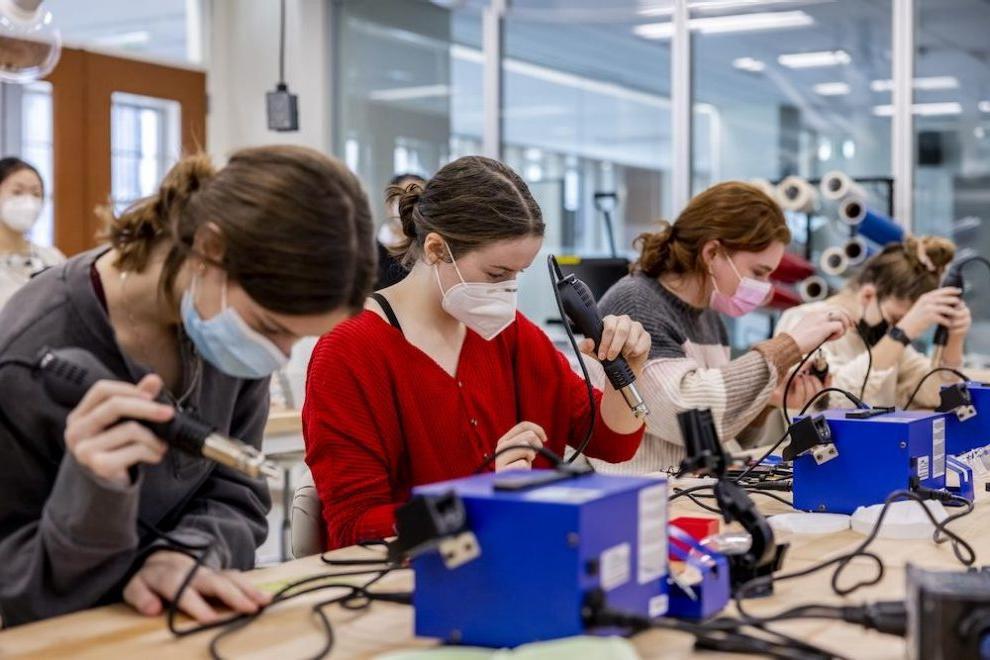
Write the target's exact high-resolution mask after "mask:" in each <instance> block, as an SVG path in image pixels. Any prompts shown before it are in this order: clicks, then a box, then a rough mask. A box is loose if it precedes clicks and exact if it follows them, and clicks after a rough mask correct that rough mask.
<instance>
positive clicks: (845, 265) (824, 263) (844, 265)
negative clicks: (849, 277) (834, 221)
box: [818, 247, 849, 275]
mask: <svg viewBox="0 0 990 660" xmlns="http://www.w3.org/2000/svg"><path fill="white" fill-rule="evenodd" d="M818 263H819V266H820V267H821V269H822V272H823V273H825V274H826V275H842V274H844V273H845V272H846V271H847V270H849V259H847V258H846V253H845V250H843V249H842V248H841V247H830V248H828V249H826V250H825V251H824V252H822V257H821V259H820V260H819V262H818Z"/></svg>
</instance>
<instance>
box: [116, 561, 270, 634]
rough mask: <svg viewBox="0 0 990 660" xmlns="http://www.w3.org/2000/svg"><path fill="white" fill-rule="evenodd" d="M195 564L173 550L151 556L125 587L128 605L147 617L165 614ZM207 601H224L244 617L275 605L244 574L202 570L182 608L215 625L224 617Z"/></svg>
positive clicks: (199, 619)
mask: <svg viewBox="0 0 990 660" xmlns="http://www.w3.org/2000/svg"><path fill="white" fill-rule="evenodd" d="M194 563H195V562H194V561H193V559H192V558H191V557H188V556H186V555H184V554H181V553H178V552H172V551H171V550H160V551H158V552H156V553H154V554H152V555H149V556H148V558H147V559H146V560H145V561H144V565H143V566H142V567H141V570H139V571H138V572H137V573H135V574H134V577H132V578H131V579H130V582H128V583H127V586H126V587H124V601H125V602H127V603H128V604H129V605H130V606H131V607H133V608H134V609H136V610H137V611H138V612H140V613H141V614H144V615H146V616H157V615H159V614H161V613H162V610H163V608H164V603H166V602H169V601H171V600H172V599H173V598H175V596H176V594H177V592H178V591H179V586H180V585H181V584H182V581H183V580H184V579H185V577H186V575H188V574H189V571H190V570H191V569H192V567H193V564H194ZM207 599H212V600H217V601H220V602H221V603H223V604H224V605H226V606H227V607H229V608H230V609H232V610H234V611H235V612H240V613H242V614H253V613H255V612H257V611H258V608H260V607H264V606H265V605H267V604H268V603H269V602H271V596H269V595H268V594H266V593H264V592H262V591H260V590H259V589H258V588H257V587H255V586H254V585H253V584H251V583H250V582H249V581H248V579H247V578H246V577H245V576H244V574H243V573H241V572H240V571H214V570H212V569H210V568H206V567H205V566H201V567H200V568H199V569H198V570H197V571H196V576H195V577H194V578H193V580H192V582H190V583H189V586H188V587H186V590H185V591H184V592H183V594H182V598H180V599H179V602H178V607H179V609H180V610H182V611H183V612H185V613H186V614H188V615H189V616H191V617H192V618H194V619H196V620H197V621H198V622H199V623H213V622H215V621H217V620H218V619H219V618H220V615H219V614H217V611H216V610H215V609H214V608H213V607H212V606H211V605H210V604H209V603H208V602H207Z"/></svg>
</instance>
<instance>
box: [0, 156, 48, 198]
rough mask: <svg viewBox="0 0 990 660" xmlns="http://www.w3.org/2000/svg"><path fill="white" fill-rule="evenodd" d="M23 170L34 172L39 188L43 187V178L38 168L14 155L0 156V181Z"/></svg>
mask: <svg viewBox="0 0 990 660" xmlns="http://www.w3.org/2000/svg"><path fill="white" fill-rule="evenodd" d="M24 170H27V171H29V172H34V175H35V176H36V177H38V180H39V181H41V189H42V190H44V189H45V180H44V179H42V178H41V172H39V171H38V168H36V167H35V166H34V165H32V164H31V163H29V162H27V161H26V160H21V159H20V158H18V157H16V156H8V157H6V158H0V183H3V182H4V181H6V180H7V178H8V177H10V176H12V175H14V174H17V173H18V172H22V171H24Z"/></svg>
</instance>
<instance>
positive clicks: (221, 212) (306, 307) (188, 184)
mask: <svg viewBox="0 0 990 660" xmlns="http://www.w3.org/2000/svg"><path fill="white" fill-rule="evenodd" d="M105 215H106V217H107V220H108V222H109V224H108V227H109V228H108V230H107V237H108V238H109V240H110V243H111V244H112V245H113V247H114V248H115V249H116V250H117V251H118V252H119V255H120V256H119V257H118V259H117V264H116V265H117V267H118V268H120V269H122V270H125V271H141V270H143V269H144V268H145V267H146V266H147V265H148V261H149V258H150V255H151V252H152V249H153V248H155V247H156V246H158V245H160V244H162V243H167V244H168V245H169V246H170V247H169V251H168V254H167V256H166V258H165V265H164V267H163V269H162V279H161V286H162V291H163V292H164V293H165V295H167V296H169V298H170V299H174V294H173V292H172V286H173V283H174V281H175V277H176V275H177V274H178V272H179V269H180V268H181V267H182V264H183V263H184V262H185V260H186V259H187V258H188V257H189V256H190V255H192V253H193V239H194V238H195V236H196V232H197V230H199V229H200V228H202V227H204V226H205V225H207V224H208V223H209V224H212V225H214V226H216V228H217V229H218V230H219V233H220V239H221V240H222V241H223V244H224V254H223V260H222V262H221V263H220V264H218V265H219V266H220V267H222V268H223V269H224V270H225V271H226V272H227V275H228V277H230V278H231V279H232V280H234V281H235V282H237V283H238V284H239V285H240V286H241V287H243V289H244V290H245V292H246V293H247V294H248V295H249V296H250V297H251V298H252V299H253V300H254V301H255V302H257V303H258V304H259V305H261V306H262V307H264V308H266V309H268V310H270V311H273V312H278V313H283V314H313V313H321V312H327V311H332V310H335V309H338V308H341V307H348V308H350V309H353V310H357V309H360V308H361V307H362V306H363V304H364V299H365V297H366V296H367V294H368V293H369V292H370V290H371V286H372V283H373V281H374V277H375V267H376V264H375V256H376V255H375V250H374V249H373V238H372V235H373V229H372V227H373V223H372V221H371V211H370V209H369V207H368V199H367V197H366V195H365V194H364V191H363V190H362V189H361V184H360V182H359V181H358V179H357V177H356V176H355V175H354V174H353V173H351V172H350V170H348V169H347V168H346V167H345V166H344V165H343V164H342V163H340V162H339V161H337V160H334V159H331V158H328V157H326V156H324V155H323V154H321V153H319V152H318V151H315V150H313V149H307V148H304V147H295V146H272V147H257V148H252V149H243V150H241V151H238V152H236V153H234V155H233V156H231V158H230V161H229V162H228V163H227V165H226V166H225V167H223V168H222V169H220V170H216V169H214V167H213V165H212V163H211V162H210V159H209V158H208V157H207V156H205V155H196V156H189V157H186V158H184V159H183V160H181V161H180V162H179V163H177V164H176V165H175V166H174V167H173V168H172V169H171V170H170V171H169V172H168V174H166V175H165V178H164V179H163V180H162V182H161V186H160V187H159V190H158V192H157V193H156V194H154V195H152V196H150V197H147V198H145V199H142V200H140V201H138V202H136V203H135V204H133V205H132V206H131V207H130V208H128V209H127V210H126V211H124V213H122V214H121V215H120V216H117V217H114V216H113V215H112V214H110V213H109V211H106V212H105Z"/></svg>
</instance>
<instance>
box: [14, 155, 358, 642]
mask: <svg viewBox="0 0 990 660" xmlns="http://www.w3.org/2000/svg"><path fill="white" fill-rule="evenodd" d="M108 220H109V222H110V225H109V226H110V228H109V239H110V245H109V246H107V247H101V248H98V249H95V250H92V251H90V252H85V253H83V254H80V255H78V256H76V257H74V258H72V259H70V260H69V261H68V262H67V263H65V264H63V265H60V266H57V267H54V268H51V269H49V270H47V271H45V272H44V273H42V274H41V275H39V276H37V277H36V278H34V279H33V280H32V281H31V282H30V283H28V284H27V285H26V286H25V287H24V288H23V289H21V291H20V292H18V293H17V294H16V295H15V296H14V298H12V299H11V301H10V302H9V303H8V305H7V306H6V308H5V309H4V311H3V314H2V315H0V365H2V366H0V392H2V393H3V396H2V399H0V455H2V456H3V460H2V461H0V615H2V617H3V623H4V625H7V626H10V625H16V624H20V623H25V622H29V621H33V620H37V619H42V618H46V617H50V616H55V615H58V614H64V613H67V612H72V611H74V610H79V609H83V608H87V607H92V606H94V605H97V604H102V603H107V602H112V601H115V600H120V599H121V598H123V599H124V600H125V601H126V602H128V603H129V604H131V605H132V606H133V607H134V608H136V609H137V610H138V611H140V612H142V613H144V614H147V615H155V614H158V613H160V612H161V611H162V609H163V606H164V604H165V603H167V602H168V601H171V600H172V599H173V598H174V597H175V595H176V591H177V589H178V586H179V584H180V582H181V580H182V579H183V578H184V577H185V575H186V574H187V573H188V572H189V569H190V568H191V567H192V565H193V560H192V559H190V558H189V557H188V556H186V555H184V554H181V553H178V552H175V551H172V550H170V549H169V548H168V543H167V542H164V541H163V540H162V539H161V538H158V536H157V534H156V533H152V532H151V531H150V530H152V528H157V529H159V530H163V531H165V532H166V533H168V535H169V536H170V537H171V538H174V539H177V540H178V541H180V542H182V543H186V544H195V545H200V546H202V545H207V546H208V547H209V548H210V549H209V551H208V553H207V554H206V557H205V562H204V568H202V569H200V570H199V571H198V572H197V573H196V577H195V579H194V580H193V582H192V583H191V585H190V588H189V589H187V590H186V591H185V592H184V595H183V597H182V598H181V599H180V600H179V602H178V607H179V608H180V609H181V610H183V611H185V612H186V613H188V614H189V615H191V616H193V617H195V618H196V619H197V620H199V621H201V622H210V621H212V620H215V619H216V618H217V613H216V612H215V611H214V609H213V608H212V607H211V606H210V605H209V604H208V602H207V600H208V599H216V600H219V601H221V602H223V603H224V604H225V605H227V606H228V607H230V608H232V609H234V610H237V611H240V612H253V611H256V610H257V608H258V607H259V606H261V605H263V604H264V603H265V602H266V597H265V596H264V595H263V594H262V593H260V592H259V591H258V590H257V589H255V588H254V587H252V586H251V585H250V584H249V583H248V582H247V580H245V579H244V578H243V577H241V575H240V574H239V573H238V572H237V571H236V570H234V569H248V568H251V567H252V566H253V564H254V553H255V549H256V547H257V546H258V545H259V544H260V543H261V542H262V541H263V540H264V538H265V534H266V529H267V527H266V523H265V514H266V513H267V511H268V509H269V506H270V498H269V493H268V487H267V484H266V483H265V482H264V480H263V479H251V478H248V477H246V476H244V475H242V474H241V473H239V472H235V471H234V470H232V469H230V468H227V467H224V466H221V465H218V464H216V463H213V462H210V461H207V460H205V459H202V458H194V457H191V456H189V455H186V454H182V453H180V452H177V451H169V450H168V448H167V447H166V445H165V444H164V443H163V442H162V441H161V440H160V439H158V438H156V437H155V436H154V435H153V434H152V433H151V432H150V431H148V430H147V429H146V428H145V427H143V426H140V425H138V424H136V423H133V422H123V423H121V422H122V420H127V419H142V420H154V421H164V420H167V419H169V418H170V417H171V416H172V414H173V413H172V410H173V409H172V407H171V406H163V405H159V404H157V403H155V402H154V401H153V399H154V398H155V397H156V396H157V395H158V394H159V393H160V392H161V391H162V390H164V391H165V392H166V393H167V396H168V397H169V398H170V399H171V400H173V401H175V402H177V403H178V404H179V405H181V406H183V407H185V408H190V409H194V410H195V411H196V413H197V415H198V416H199V417H200V418H202V419H203V420H205V421H207V422H209V423H211V424H212V425H214V426H215V427H216V428H217V429H218V430H219V431H220V432H221V433H224V434H227V435H229V436H232V437H235V438H239V439H241V440H243V441H244V442H247V443H250V444H252V445H254V446H255V447H258V446H260V444H261V436H262V431H263V429H264V425H265V421H266V418H267V415H268V380H269V375H270V374H271V373H272V372H273V371H274V370H275V369H277V368H278V367H279V366H280V365H281V364H283V363H284V361H285V360H286V359H287V355H288V353H289V351H290V349H291V347H292V345H293V343H295V341H296V340H297V339H299V338H300V337H302V336H307V335H320V334H323V333H325V332H327V331H329V330H330V329H331V328H332V327H333V326H334V325H335V324H336V323H337V322H338V321H340V320H341V319H343V318H346V317H347V316H348V315H350V313H352V311H353V310H356V309H360V308H361V306H362V304H363V302H364V298H365V296H366V294H367V293H368V291H369V290H370V288H371V284H372V282H373V280H374V274H375V259H374V254H373V247H372V246H373V243H372V241H373V237H372V233H373V226H372V222H371V217H370V212H369V209H368V203H367V200H366V198H365V195H364V193H363V192H362V190H361V186H360V184H359V182H358V181H357V179H356V177H354V175H353V174H351V173H350V172H349V171H348V170H347V169H346V168H345V167H344V166H343V165H341V164H340V163H338V162H336V161H333V160H331V159H329V158H327V157H325V156H323V155H321V154H319V153H318V152H316V151H312V150H309V149H304V148H299V147H265V148H256V149H247V150H243V151H240V152H237V153H235V154H234V155H233V156H232V157H231V159H230V161H229V163H228V164H227V165H226V166H225V167H224V168H223V169H221V170H219V171H215V170H214V169H213V167H212V165H211V164H210V162H209V160H208V159H207V158H206V157H204V156H196V157H190V158H187V159H185V160H183V161H181V162H180V163H179V164H177V165H176V166H175V167H174V168H172V170H171V171H170V172H169V173H168V174H167V175H166V177H165V179H164V180H163V182H162V184H161V187H160V190H159V192H158V193H157V194H155V195H153V196H151V197H150V198H147V199H144V200H141V201H139V202H137V203H136V204H135V205H133V206H132V207H131V208H129V209H128V210H126V211H125V212H124V213H123V214H122V215H120V216H119V217H111V218H108ZM45 346H50V347H65V346H74V347H79V348H83V349H86V350H88V351H89V352H91V353H93V354H94V355H95V356H96V357H97V358H98V359H99V360H100V361H102V362H103V363H104V364H105V365H106V366H107V367H108V368H109V369H110V370H111V371H112V372H113V373H114V374H115V376H117V378H119V379H120V381H122V382H117V381H114V382H107V381H103V382H100V383H97V384H96V385H94V386H93V387H92V388H91V389H90V390H89V392H88V393H87V394H86V396H85V397H84V398H83V400H82V401H81V402H80V403H79V404H78V405H77V406H76V407H75V408H74V409H73V410H68V409H66V408H65V407H62V406H61V405H59V404H58V403H56V402H55V401H54V400H53V399H52V398H51V397H50V396H49V395H48V394H47V392H46V390H45V388H44V386H43V384H42V382H41V380H40V379H39V378H38V377H37V375H36V374H35V373H33V372H32V371H31V370H30V369H29V368H27V367H26V366H23V362H18V361H29V360H32V359H33V358H34V357H35V356H36V355H37V354H38V352H39V351H40V349H41V348H42V347H45ZM131 383H136V384H131Z"/></svg>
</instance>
